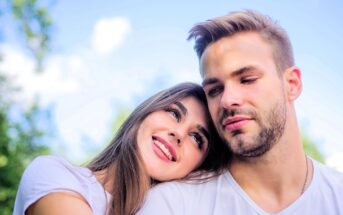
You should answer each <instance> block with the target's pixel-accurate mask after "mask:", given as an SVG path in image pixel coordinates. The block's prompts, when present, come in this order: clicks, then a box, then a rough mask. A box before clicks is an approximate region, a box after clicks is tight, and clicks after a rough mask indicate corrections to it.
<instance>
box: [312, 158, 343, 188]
mask: <svg viewBox="0 0 343 215" xmlns="http://www.w3.org/2000/svg"><path fill="white" fill-rule="evenodd" d="M314 165H315V174H317V175H318V176H319V178H320V181H321V183H322V184H325V185H328V186H330V187H334V188H335V189H339V190H340V191H343V173H342V172H339V171H337V170H335V169H333V168H331V167H329V166H326V165H324V164H322V163H319V162H317V161H314Z"/></svg>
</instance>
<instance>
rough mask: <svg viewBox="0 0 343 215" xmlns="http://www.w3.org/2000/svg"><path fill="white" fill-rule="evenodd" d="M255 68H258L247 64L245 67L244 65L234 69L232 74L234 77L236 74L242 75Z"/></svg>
mask: <svg viewBox="0 0 343 215" xmlns="http://www.w3.org/2000/svg"><path fill="white" fill-rule="evenodd" d="M255 69H256V68H255V67H254V66H245V67H242V68H239V69H237V70H235V71H233V72H232V73H231V75H230V76H232V77H234V76H242V75H244V74H247V73H250V72H252V71H253V70H255Z"/></svg>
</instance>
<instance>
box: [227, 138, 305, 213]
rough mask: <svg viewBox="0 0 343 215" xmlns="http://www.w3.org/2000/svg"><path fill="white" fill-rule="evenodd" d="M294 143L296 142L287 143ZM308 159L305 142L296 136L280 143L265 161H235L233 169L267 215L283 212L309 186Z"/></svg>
mask: <svg viewBox="0 0 343 215" xmlns="http://www.w3.org/2000/svg"><path fill="white" fill-rule="evenodd" d="M295 136H297V135H295ZM299 136H300V135H299ZM291 139H292V141H293V142H287V141H290V140H291ZM299 139H300V138H299ZM306 159H307V158H306V157H305V153H304V151H303V148H302V144H301V140H297V139H294V136H293V137H292V138H289V139H288V140H286V138H284V139H283V140H281V141H280V142H278V143H276V144H275V145H274V147H273V148H272V149H271V150H270V151H269V152H267V153H266V154H265V155H263V156H261V157H258V158H249V159H239V158H236V157H234V158H233V160H232V163H231V165H230V167H229V169H230V172H231V174H232V176H233V177H234V179H235V180H236V181H237V183H238V184H239V185H240V186H241V188H242V189H243V190H244V191H245V192H246V193H247V194H248V195H249V197H250V198H251V199H252V200H253V201H254V202H255V203H256V204H257V205H258V206H259V207H261V208H262V209H263V210H265V211H267V212H279V211H281V210H282V209H284V208H286V207H287V206H289V205H290V204H292V203H293V202H294V201H295V200H296V199H297V198H299V197H300V195H301V194H302V190H303V187H304V184H305V186H306V184H309V181H310V180H311V178H312V163H311V162H308V165H306ZM306 174H307V176H306Z"/></svg>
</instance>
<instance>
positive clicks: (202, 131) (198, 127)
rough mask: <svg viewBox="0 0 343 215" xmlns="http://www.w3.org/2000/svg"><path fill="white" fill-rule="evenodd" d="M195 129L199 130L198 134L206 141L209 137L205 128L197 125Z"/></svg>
mask: <svg viewBox="0 0 343 215" xmlns="http://www.w3.org/2000/svg"><path fill="white" fill-rule="evenodd" d="M197 129H198V130H199V132H200V133H202V134H203V135H204V136H205V137H206V138H207V140H208V139H209V138H210V135H209V133H208V131H207V130H206V128H204V127H203V126H201V125H197Z"/></svg>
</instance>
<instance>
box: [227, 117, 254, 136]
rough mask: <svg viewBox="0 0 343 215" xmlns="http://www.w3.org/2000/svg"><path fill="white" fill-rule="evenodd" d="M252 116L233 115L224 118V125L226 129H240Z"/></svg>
mask: <svg viewBox="0 0 343 215" xmlns="http://www.w3.org/2000/svg"><path fill="white" fill-rule="evenodd" d="M250 120H251V118H249V117H245V116H233V117H227V118H226V119H225V120H224V123H223V127H224V128H225V130H226V131H229V132H231V131H234V130H237V129H240V128H241V127H243V126H244V125H245V124H247V123H248V122H249V121H250Z"/></svg>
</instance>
